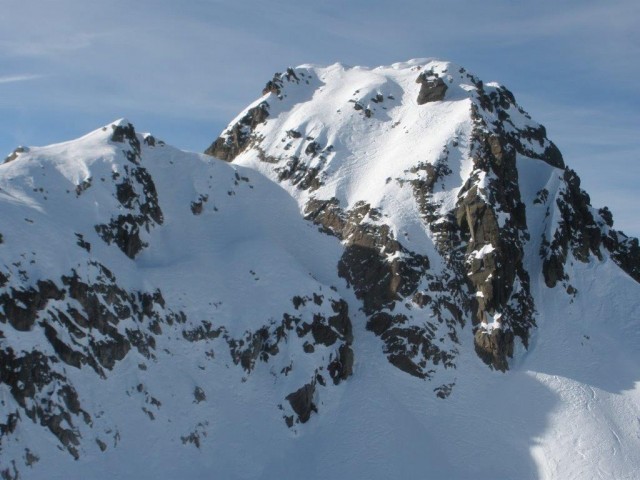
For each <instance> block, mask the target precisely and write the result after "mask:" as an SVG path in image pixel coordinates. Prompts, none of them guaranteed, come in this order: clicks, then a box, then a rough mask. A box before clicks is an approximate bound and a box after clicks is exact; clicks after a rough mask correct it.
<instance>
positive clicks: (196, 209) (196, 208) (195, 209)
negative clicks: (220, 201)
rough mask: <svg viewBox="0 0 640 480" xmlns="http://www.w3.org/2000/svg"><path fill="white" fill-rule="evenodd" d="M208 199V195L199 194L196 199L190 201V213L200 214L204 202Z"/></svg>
mask: <svg viewBox="0 0 640 480" xmlns="http://www.w3.org/2000/svg"><path fill="white" fill-rule="evenodd" d="M208 200H209V195H200V196H199V197H198V200H197V201H195V202H191V213H193V214H194V215H200V214H201V213H202V210H203V208H204V204H205V203H207V201H208Z"/></svg>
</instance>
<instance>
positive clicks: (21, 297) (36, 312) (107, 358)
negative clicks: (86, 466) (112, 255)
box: [0, 262, 185, 458]
mask: <svg viewBox="0 0 640 480" xmlns="http://www.w3.org/2000/svg"><path fill="white" fill-rule="evenodd" d="M80 272H82V273H80ZM14 275H15V273H14V272H5V273H3V277H4V278H5V279H6V281H5V282H4V283H3V285H2V288H0V307H1V310H2V312H3V313H0V338H4V334H3V333H2V331H3V330H4V328H5V327H4V325H6V324H9V325H11V327H12V328H15V329H16V330H19V331H23V332H30V331H35V330H40V331H41V332H42V333H43V335H44V338H46V340H47V342H48V345H49V348H50V349H51V350H52V353H44V352H47V351H49V350H48V349H47V348H45V349H44V350H43V351H40V350H39V349H37V348H34V349H32V350H26V351H16V350H14V349H13V348H11V347H8V348H4V347H3V348H2V349H0V382H1V383H3V384H5V385H7V386H8V387H9V389H10V392H11V395H12V397H13V399H14V400H15V402H16V404H17V405H18V406H19V409H18V410H16V411H15V412H12V413H10V414H9V417H7V418H8V419H9V420H10V419H14V420H12V422H14V423H15V422H18V421H19V420H20V419H21V418H24V417H23V415H24V416H25V417H26V418H29V419H30V420H32V421H33V422H37V423H39V424H41V425H42V426H43V427H46V428H47V429H48V430H49V431H50V432H51V433H52V434H53V435H54V436H55V437H56V438H57V439H58V441H59V442H60V444H61V445H62V447H63V448H64V449H65V450H67V451H68V452H69V453H70V454H71V455H72V456H73V457H75V458H78V455H79V453H78V449H77V447H78V445H79V444H80V442H81V434H80V432H79V430H78V429H77V428H76V425H77V423H78V422H81V423H83V424H85V425H89V426H90V425H91V423H92V417H91V415H90V414H89V413H88V411H86V410H85V409H84V408H83V407H82V405H81V403H80V401H79V399H78V395H77V392H76V389H75V387H74V385H73V384H72V383H71V382H70V381H69V379H68V375H67V374H66V373H65V371H66V370H65V368H66V367H73V368H77V369H82V368H84V367H85V366H88V367H90V368H91V369H92V370H94V371H95V373H96V374H97V375H98V376H100V377H103V378H104V377H105V371H108V370H111V369H113V368H114V366H115V364H116V363H117V362H120V361H121V360H123V359H124V358H125V357H126V356H127V354H128V353H129V352H130V351H131V350H132V349H135V351H136V352H137V353H139V354H140V355H142V356H143V357H145V358H147V359H153V357H154V353H153V351H154V349H155V338H154V337H155V335H157V334H158V333H160V331H161V330H160V325H161V324H163V325H167V324H168V325H172V324H174V323H176V324H178V323H181V322H184V320H185V317H184V314H182V313H181V312H178V313H175V312H173V311H171V310H170V309H167V308H166V306H165V302H164V299H163V297H162V294H161V292H160V291H155V292H141V291H132V292H130V291H126V290H124V289H122V288H121V287H119V286H118V284H117V280H116V278H115V276H114V275H113V273H111V272H110V271H109V270H108V269H107V268H106V267H104V266H103V265H101V264H99V263H97V262H89V263H88V264H86V265H82V266H79V267H78V268H77V269H74V270H72V271H71V272H70V274H68V275H63V276H62V277H61V278H59V279H56V281H53V280H37V281H36V282H35V284H36V287H35V288H34V287H31V288H22V289H19V288H16V287H15V284H14V285H13V286H12V285H11V284H12V280H13V277H14ZM88 278H90V279H91V280H88ZM25 280H28V279H25V278H24V272H23V273H22V276H21V278H20V282H19V283H22V282H23V281H25ZM41 348H44V347H41ZM11 432H12V429H9V428H5V429H2V430H1V431H0V445H1V443H2V440H3V438H4V437H5V436H8V435H9V434H11Z"/></svg>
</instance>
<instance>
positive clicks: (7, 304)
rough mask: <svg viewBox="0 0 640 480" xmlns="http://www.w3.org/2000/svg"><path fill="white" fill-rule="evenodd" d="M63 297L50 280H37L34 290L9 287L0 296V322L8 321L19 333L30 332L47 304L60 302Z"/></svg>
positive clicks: (31, 288) (62, 292)
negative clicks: (52, 301)
mask: <svg viewBox="0 0 640 480" xmlns="http://www.w3.org/2000/svg"><path fill="white" fill-rule="evenodd" d="M0 283H3V282H0ZM64 296H65V292H64V290H62V289H60V288H58V286H57V285H56V284H55V283H53V282H52V281H51V280H38V282H36V288H34V287H29V288H27V289H24V290H17V289H15V288H13V287H11V288H9V289H8V290H5V291H4V292H2V294H0V306H2V311H0V322H2V323H6V322H7V321H8V322H9V323H10V324H11V325H12V326H13V328H15V329H16V330H19V331H28V330H31V328H32V327H33V324H34V323H35V321H36V319H37V318H38V315H39V314H40V312H42V311H43V310H44V309H45V307H46V306H47V304H48V302H49V301H50V300H62V299H63V298H64Z"/></svg>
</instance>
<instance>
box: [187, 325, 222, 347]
mask: <svg viewBox="0 0 640 480" xmlns="http://www.w3.org/2000/svg"><path fill="white" fill-rule="evenodd" d="M211 327H212V324H211V322H208V321H206V320H203V321H202V324H201V325H200V326H198V327H197V328H195V329H193V330H183V331H182V336H183V337H184V339H185V340H188V341H190V342H198V341H201V340H213V339H215V338H218V337H219V336H220V335H221V334H222V333H224V331H225V330H224V328H222V327H220V328H217V329H215V330H213V329H212V328H211Z"/></svg>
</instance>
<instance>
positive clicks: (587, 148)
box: [0, 0, 640, 236]
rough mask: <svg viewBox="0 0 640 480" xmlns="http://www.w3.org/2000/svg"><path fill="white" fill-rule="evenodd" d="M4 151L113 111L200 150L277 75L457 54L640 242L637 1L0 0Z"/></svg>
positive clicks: (79, 127)
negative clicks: (535, 128)
mask: <svg viewBox="0 0 640 480" xmlns="http://www.w3.org/2000/svg"><path fill="white" fill-rule="evenodd" d="M0 8H1V11H2V15H1V16H0V155H2V154H8V153H9V152H10V151H12V150H13V149H14V148H15V147H16V146H17V145H21V144H22V145H45V144H49V143H53V142H59V141H63V140H67V139H71V138H75V137H78V136H80V135H83V134H84V133H86V132H88V131H90V130H93V129H95V128H98V127H100V126H102V125H103V124H106V123H108V122H110V121H112V120H114V119H116V118H120V117H127V118H128V119H130V120H131V121H132V122H133V123H134V124H135V125H136V127H137V128H138V129H140V130H143V131H150V132H153V133H154V134H155V135H157V136H158V137H160V138H163V139H165V140H166V141H168V142H169V143H171V144H173V145H176V146H178V147H181V148H184V149H188V150H195V151H202V150H204V149H205V148H206V147H207V146H208V145H209V143H210V142H211V141H212V140H214V139H215V138H216V137H217V135H218V133H219V132H220V131H221V130H222V129H223V128H224V127H225V125H226V124H227V122H229V121H230V120H231V119H232V118H233V117H234V116H235V115H236V114H237V113H238V112H239V111H240V110H241V109H242V108H243V107H244V106H245V105H246V104H248V103H249V102H251V101H253V100H254V99H255V98H256V97H257V96H259V95H260V91H261V89H262V87H263V86H264V83H265V82H266V81H267V80H268V79H270V78H271V76H272V75H273V73H274V72H275V71H281V70H282V69H284V68H286V67H287V66H290V65H293V66H295V65H298V64H301V63H318V64H328V63H334V62H336V61H340V62H342V63H346V64H351V65H368V66H376V65H383V64H390V63H393V62H397V61H403V60H407V59H409V58H415V57H437V58H440V59H445V60H451V61H453V62H455V63H458V64H460V65H463V66H464V67H465V68H467V69H468V70H470V71H471V72H474V73H475V74H476V75H478V76H479V77H480V78H482V79H483V80H484V81H485V82H489V81H498V82H500V83H502V84H504V85H506V86H507V87H508V88H509V89H510V90H511V91H513V92H514V94H515V96H516V99H517V100H518V102H519V103H520V104H521V105H522V106H523V107H524V108H525V109H526V110H527V111H528V112H529V113H530V114H531V115H532V117H533V118H534V119H535V120H537V121H538V122H540V123H542V124H544V125H545V126H546V127H547V132H548V135H549V137H550V138H551V139H552V140H554V142H555V143H556V144H558V146H559V147H560V149H561V151H562V152H563V154H564V157H565V161H566V162H567V163H568V164H569V165H570V166H571V167H572V168H574V169H575V170H576V171H577V172H578V174H579V175H580V177H581V178H582V180H583V187H584V188H585V189H586V190H587V191H588V192H589V193H590V194H591V198H592V203H593V204H594V205H595V206H602V205H608V206H609V207H610V208H611V209H612V211H613V213H614V219H615V221H616V227H617V228H621V229H623V230H625V231H626V232H627V233H629V234H633V235H635V236H639V235H640V217H639V215H638V213H637V211H638V210H637V209H638V203H640V202H639V201H640V193H639V192H640V190H639V186H640V108H639V107H640V81H638V79H639V78H640V28H638V23H639V22H640V2H638V0H608V1H606V2H603V1H591V0H578V1H563V0H555V1H547V0H539V1H538V2H518V1H513V0H508V1H507V0H485V1H482V2H479V1H477V0H459V1H456V0H451V1H448V2H444V1H430V0H395V1H376V0H369V1H364V0H354V1H337V0H325V1H323V2H317V1H316V2H307V1H304V0H298V1H292V0H270V1H269V2H264V1H257V0H247V1H242V0H236V1H218V0H185V1H183V2H169V1H151V0H138V1H136V2H131V1H129V2H125V1H121V0H110V1H109V2H96V1H94V0H84V1H78V0H58V1H56V2H52V1H46V0H37V1H32V0H22V1H20V2H18V1H17V0H0Z"/></svg>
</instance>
